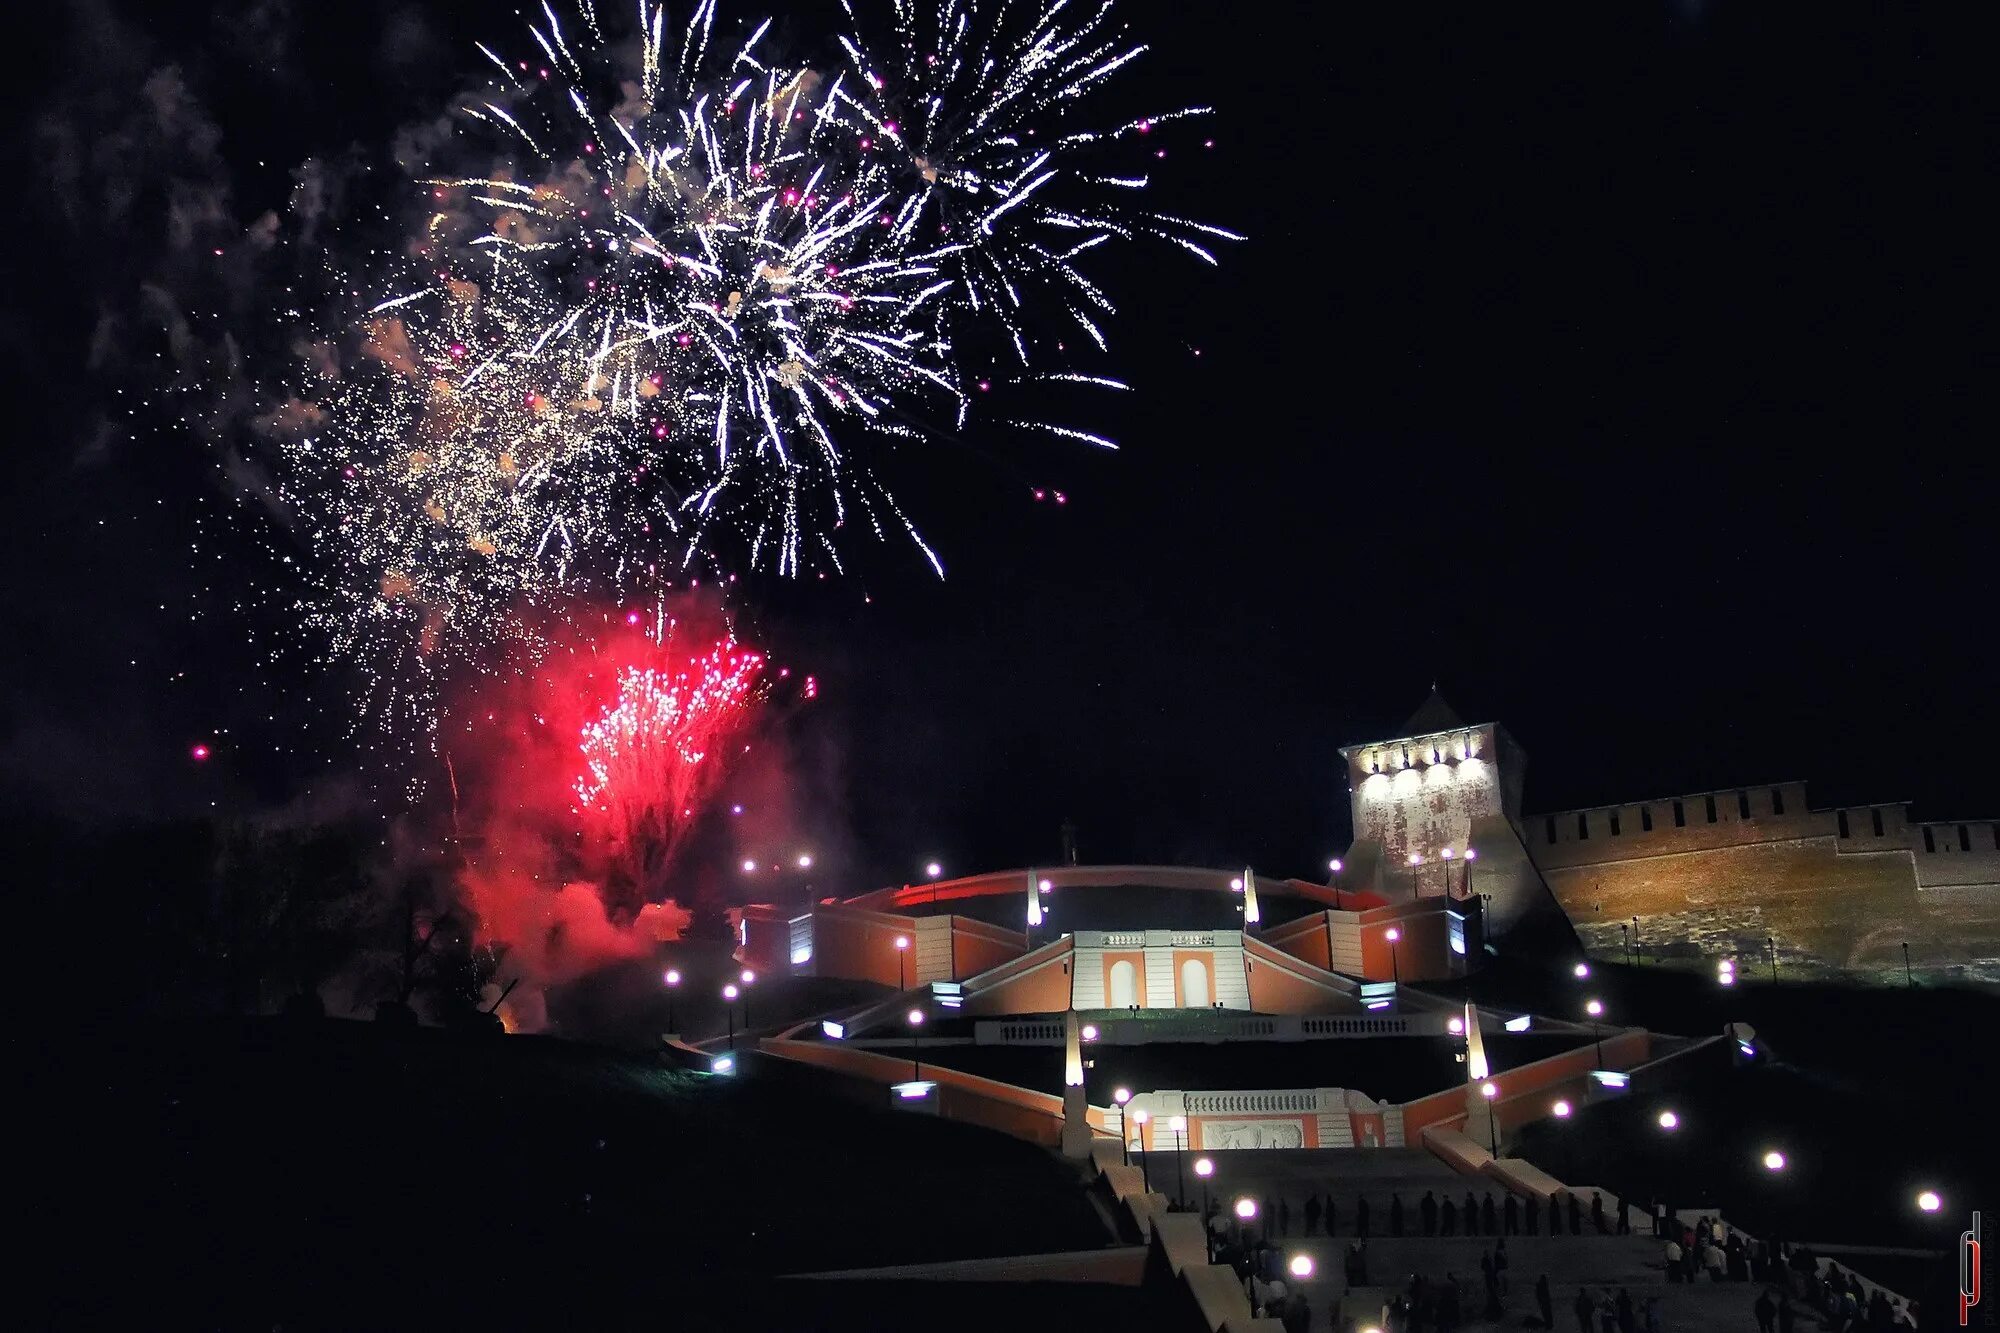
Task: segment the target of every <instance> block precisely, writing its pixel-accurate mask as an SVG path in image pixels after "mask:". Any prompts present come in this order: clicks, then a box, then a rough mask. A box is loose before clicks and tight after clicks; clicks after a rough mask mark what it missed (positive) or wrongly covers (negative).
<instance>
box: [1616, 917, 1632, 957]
mask: <svg viewBox="0 0 2000 1333" xmlns="http://www.w3.org/2000/svg"><path fill="white" fill-rule="evenodd" d="M1618 958H1619V961H1621V962H1623V963H1625V964H1626V965H1627V966H1630V964H1631V962H1632V928H1631V927H1630V926H1628V925H1626V924H1625V923H1624V922H1623V921H1620V922H1619V923H1618Z"/></svg>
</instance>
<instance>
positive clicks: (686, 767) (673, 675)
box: [576, 635, 764, 885]
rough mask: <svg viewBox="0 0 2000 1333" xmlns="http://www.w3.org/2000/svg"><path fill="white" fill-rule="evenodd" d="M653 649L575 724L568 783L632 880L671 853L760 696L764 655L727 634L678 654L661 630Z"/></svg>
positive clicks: (646, 875) (641, 878) (640, 879)
mask: <svg viewBox="0 0 2000 1333" xmlns="http://www.w3.org/2000/svg"><path fill="white" fill-rule="evenodd" d="M657 657H658V660H656V661H654V662H650V663H648V664H647V665H645V666H630V667H626V668H625V669H624V670H623V671H622V672H620V674H619V677H618V697H617V699H616V701H615V702H613V703H611V704H610V705H609V706H608V707H606V708H605V710H604V711H603V713H602V714H601V715H600V716H598V717H597V718H595V719H593V720H591V721H590V722H589V723H587V724H585V726H584V727H583V737H582V746H581V749H582V754H583V762H584V772H583V775H582V776H581V777H579V778H578V779H577V783H576V798H577V803H578V809H579V811H580V812H581V813H583V814H584V816H585V817H586V818H587V819H591V820H596V821H601V824H602V826H603V827H604V829H605V830H606V831H607V832H608V834H609V836H610V839H611V842H612V850H613V854H614V855H615V856H616V857H617V859H618V860H619V861H620V862H621V863H622V864H623V866H624V867H625V869H626V871H627V873H629V874H630V875H631V876H632V877H633V880H634V882H635V883H638V884H641V885H644V884H645V883H647V881H648V880H649V879H650V878H652V877H653V876H654V875H655V874H657V872H658V871H659V870H660V869H661V868H663V867H664V866H666V865H667V864H669V863H670V862H671V861H672V859H673V855H674V852H675V850H676V849H677V848H678V846H679V844H680V840H681V838H682V837H683V835H684V834H685V833H686V831H687V829H688V828H689V827H690V825H691V824H692V823H693V821H694V819H695V818H696V816H697V815H698V814H699V813H700V811H701V809H702V808H703V806H704V805H705V804H706V802H707V799H708V797H709V795H710V794H711V793H712V792H713V791H714V789H715V785H716V783H717V782H718V781H719V780H720V776H721V773H722V769H723V763H722V758H721V755H722V752H723V751H725V750H727V749H729V747H731V746H732V745H733V744H734V743H735V742H737V741H738V740H739V739H740V738H741V736H742V734H743V731H744V729H745V728H746V727H747V726H748V725H749V723H750V720H751V718H752V716H753V714H754V711H755V708H756V705H757V704H758V702H759V701H760V700H761V698H762V692H761V689H760V686H759V677H760V674H761V672H762V670H763V666H764V659H763V658H762V656H760V655H759V654H757V653H755V652H752V651H750V650H748V649H745V648H743V647H741V646H739V645H738V644H737V643H736V642H735V641H734V640H733V639H724V640H723V641H721V642H720V643H717V644H715V645H714V646H713V647H711V648H709V649H708V650H707V651H706V652H702V653H699V654H695V655H692V656H689V657H685V658H683V657H679V656H677V654H676V652H675V650H674V646H673V643H672V639H671V636H670V635H669V636H667V637H666V638H665V639H664V641H662V642H661V643H660V647H659V653H658V655H657Z"/></svg>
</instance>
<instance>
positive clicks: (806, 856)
mask: <svg viewBox="0 0 2000 1333" xmlns="http://www.w3.org/2000/svg"><path fill="white" fill-rule="evenodd" d="M812 865H813V859H812V854H811V853H809V852H800V853H799V869H801V870H811V869H812Z"/></svg>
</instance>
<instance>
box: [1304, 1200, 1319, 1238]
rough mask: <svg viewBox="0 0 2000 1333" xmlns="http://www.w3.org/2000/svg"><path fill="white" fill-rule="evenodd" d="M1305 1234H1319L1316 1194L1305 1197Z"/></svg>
mask: <svg viewBox="0 0 2000 1333" xmlns="http://www.w3.org/2000/svg"><path fill="white" fill-rule="evenodd" d="M1306 1234H1307V1235H1308V1236H1317V1235H1318V1234H1319V1195H1317V1194H1308V1195H1306Z"/></svg>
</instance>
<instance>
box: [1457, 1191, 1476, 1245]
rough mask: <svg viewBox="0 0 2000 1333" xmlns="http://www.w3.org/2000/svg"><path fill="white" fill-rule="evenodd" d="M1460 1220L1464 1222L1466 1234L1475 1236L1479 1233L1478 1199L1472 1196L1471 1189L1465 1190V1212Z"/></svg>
mask: <svg viewBox="0 0 2000 1333" xmlns="http://www.w3.org/2000/svg"><path fill="white" fill-rule="evenodd" d="M1460 1220H1461V1221H1463V1222H1464V1223H1465V1234H1466V1235H1468V1236H1476V1235H1478V1234H1479V1200H1477V1199H1475V1198H1473V1197H1472V1191H1471V1190H1467V1191H1466V1192H1465V1212H1464V1214H1463V1215H1462V1216H1461V1218H1460Z"/></svg>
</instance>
